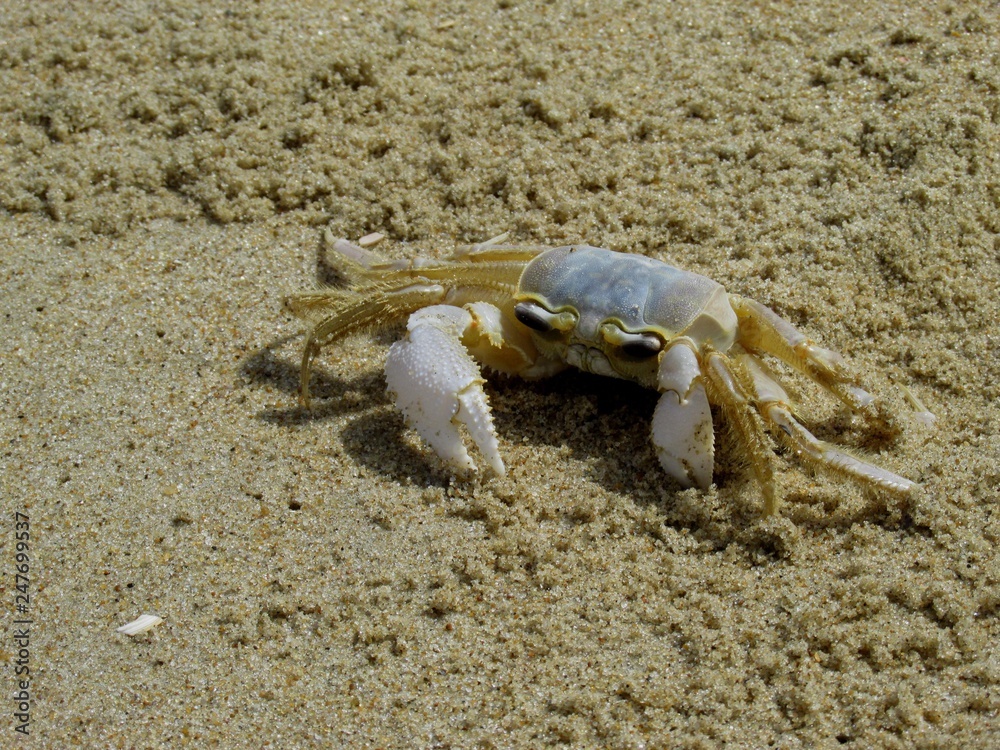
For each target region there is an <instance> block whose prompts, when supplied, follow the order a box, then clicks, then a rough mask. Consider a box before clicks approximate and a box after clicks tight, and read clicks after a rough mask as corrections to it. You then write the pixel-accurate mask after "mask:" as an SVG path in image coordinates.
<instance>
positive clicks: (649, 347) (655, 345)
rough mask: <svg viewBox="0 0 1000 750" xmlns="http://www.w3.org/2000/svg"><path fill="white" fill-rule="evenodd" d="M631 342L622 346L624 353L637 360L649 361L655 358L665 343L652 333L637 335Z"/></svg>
mask: <svg viewBox="0 0 1000 750" xmlns="http://www.w3.org/2000/svg"><path fill="white" fill-rule="evenodd" d="M632 335H634V336H635V338H633V339H632V340H631V341H626V342H625V343H623V344H622V347H621V348H622V352H623V353H624V354H625V355H627V356H629V357H635V358H636V359H649V358H650V357H655V356H656V355H657V354H659V353H660V350H661V349H663V342H662V341H660V339H659V337H658V336H654V335H653V334H651V333H637V334H632Z"/></svg>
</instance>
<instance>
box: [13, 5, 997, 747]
mask: <svg viewBox="0 0 1000 750" xmlns="http://www.w3.org/2000/svg"><path fill="white" fill-rule="evenodd" d="M911 5H912V4H911V3H897V2H891V3H889V2H886V3H866V2H850V3H840V2H829V3H794V4H792V3H788V4H778V3H775V4H754V5H753V6H746V9H745V10H744V9H742V8H741V6H738V5H736V4H732V5H729V4H722V3H712V2H707V1H703V2H692V3H662V4H659V3H656V4H646V3H615V2H607V3H589V4H588V3H563V2H556V3H530V2H509V1H507V0H501V1H500V2H497V3H446V2H441V3H420V2H411V3H405V2H378V1H377V2H372V3H367V4H364V5H363V6H362V5H361V4H328V3H296V2H285V3H260V4H255V5H250V4H231V3H224V2H204V1H203V0H198V2H194V1H191V2H157V3H144V2H132V1H128V0H126V1H124V2H114V3H111V2H105V3H98V2H94V3H86V4H84V3H75V2H55V1H51V0H50V1H46V2H25V1H23V0H8V1H7V2H5V3H4V4H3V9H0V24H2V28H3V29H4V36H3V39H2V40H0V134H2V136H3V137H2V143H0V164H2V169H3V172H2V173H3V179H2V181H0V208H2V212H0V248H2V251H0V252H2V258H3V261H2V274H0V277H2V291H0V295H2V297H0V299H2V309H3V314H4V325H5V331H6V333H5V337H4V347H3V354H2V358H0V393H2V399H3V412H2V424H3V432H2V434H3V446H4V448H3V464H2V466H3V468H2V500H0V503H2V506H3V526H4V528H3V532H2V535H0V570H2V579H0V580H2V582H0V590H2V599H0V600H2V606H0V612H2V615H0V617H2V624H3V628H4V630H3V637H4V641H3V644H4V645H3V646H2V647H0V660H2V663H3V669H2V671H0V678H2V680H3V685H2V692H3V695H4V699H5V700H4V703H3V711H2V712H0V713H2V716H3V719H2V722H0V724H2V726H0V731H2V737H3V739H0V744H3V745H4V746H7V747H11V746H13V745H10V744H7V743H8V742H10V741H11V738H14V739H21V740H26V741H25V742H24V744H25V745H26V746H27V744H31V745H33V746H37V747H59V748H65V747H72V746H88V747H123V748H124V747H158V746H166V745H168V744H169V745H170V746H187V745H199V746H220V747H234V748H235V747H253V748H257V747H394V748H399V747H541V746H547V745H556V744H566V745H569V746H573V747H615V748H619V747H620V748H632V747H674V748H680V747H690V748H695V747H697V748H707V747H714V746H720V745H723V744H726V745H727V746H733V747H748V748H750V747H764V746H771V747H781V748H796V747H842V746H846V747H855V748H872V747H888V748H897V747H898V748H904V747H927V748H932V747H940V748H946V747H988V746H994V747H995V746H998V745H1000V718H998V710H1000V686H998V683H1000V655H998V648H997V644H998V642H1000V556H998V553H997V538H998V536H1000V520H998V517H997V503H998V489H997V487H998V484H1000V413H998V406H997V403H998V396H1000V386H998V383H1000V337H998V334H997V321H998V320H1000V268H998V266H1000V169H998V158H1000V10H998V6H997V5H996V3H993V4H986V3H981V2H969V3H963V2H952V3H939V4H938V3H931V4H929V5H927V6H926V7H925V8H923V9H915V8H910V6H911ZM362 7H363V10H362ZM327 231H328V232H330V233H331V234H332V235H333V236H335V237H339V236H346V237H350V238H358V237H360V236H362V235H364V234H367V233H369V232H381V233H383V234H385V235H386V240H385V241H383V242H382V243H381V244H380V245H378V246H377V247H376V250H377V251H379V252H380V253H384V254H385V255H387V256H389V257H412V256H413V255H416V254H423V255H427V256H430V257H443V256H445V255H447V254H448V253H450V252H451V251H452V250H453V249H454V248H455V246H456V245H457V244H461V243H467V242H475V241H479V240H483V239H486V238H488V237H491V236H493V235H496V234H499V233H500V232H504V231H509V232H510V233H511V239H512V240H513V241H516V242H525V243H545V244H552V245H557V244H566V243H568V242H586V243H589V244H593V245H599V246H605V247H610V248H613V249H616V250H622V251H629V252H640V253H644V254H647V255H650V256H652V257H656V258H660V259H662V260H665V261H667V262H670V263H673V264H676V265H678V266H681V267H683V268H685V269H687V270H691V271H696V272H699V273H703V274H706V275H709V276H711V277H712V278H714V279H715V280H717V281H719V282H720V283H722V284H724V285H725V286H726V287H727V288H728V289H729V290H730V291H732V292H735V293H739V294H743V295H746V296H749V297H753V298H755V299H757V300H759V301H760V302H762V303H764V304H767V305H770V306H773V308H774V309H775V310H776V311H777V312H778V313H779V314H781V315H783V316H785V317H787V318H788V319H789V320H791V321H792V322H793V323H794V324H795V325H796V326H799V327H800V328H801V329H802V330H803V331H804V332H805V333H806V334H807V335H809V336H810V337H811V338H814V339H815V340H816V341H818V342H821V343H822V344H823V345H825V346H828V347H831V348H835V349H837V350H839V351H841V352H842V353H843V354H844V355H845V356H846V357H847V359H848V361H849V362H850V363H851V365H852V367H854V368H855V369H856V370H857V371H858V372H859V373H860V374H861V375H862V378H863V380H864V382H865V383H866V384H867V385H868V386H869V387H870V389H871V390H872V392H873V393H875V394H876V395H878V396H879V397H880V398H881V399H883V400H884V402H885V404H886V405H887V407H888V408H889V409H890V410H892V411H893V412H894V413H895V414H896V415H897V416H898V419H897V421H898V424H899V426H900V428H901V429H900V430H899V432H898V434H895V433H893V434H889V435H886V434H882V433H880V432H879V431H876V430H872V429H871V428H868V427H866V426H865V424H864V423H863V422H860V421H857V420H852V419H850V418H849V415H846V414H845V413H844V412H843V410H842V409H839V408H838V407H836V406H835V405H834V404H833V403H832V402H831V400H830V399H829V398H828V397H826V396H824V395H823V394H822V393H820V392H819V391H818V389H816V388H815V387H813V386H811V385H809V384H807V383H805V382H803V381H802V379H801V378H797V377H790V382H791V383H792V384H793V388H794V393H795V394H796V395H797V397H798V399H799V402H800V412H801V414H802V416H803V418H804V419H805V420H806V421H807V423H808V424H809V425H810V426H811V427H812V428H813V429H814V430H815V431H816V432H817V434H819V435H820V436H822V437H824V438H826V439H829V440H833V441H835V442H837V443H838V444H841V445H844V446H846V447H848V448H851V449H854V450H858V451H861V452H863V453H865V454H866V455H869V456H870V457H871V459H872V460H873V461H875V462H877V463H879V464H880V465H883V466H885V467H887V468H889V469H891V470H892V471H896V472H898V473H900V474H902V475H904V476H906V477H909V478H911V479H913V480H915V481H917V482H919V485H920V487H919V490H918V491H917V492H915V493H914V494H913V496H912V497H911V498H903V499H900V498H897V497H892V496H890V495H885V494H879V493H876V494H871V493H867V492H865V491H863V490H862V489H860V488H859V487H858V486H856V485H855V484H853V483H851V482H849V481H845V480H842V479H836V478H834V479H831V478H829V477H826V476H822V475H814V474H812V473H810V472H809V471H808V470H806V469H805V468H804V467H803V466H802V464H801V463H799V462H797V461H796V460H795V458H794V456H790V455H787V453H785V452H779V454H778V455H776V456H775V457H774V465H775V469H776V473H777V476H778V482H779V485H780V488H781V492H782V496H783V504H782V506H781V511H780V514H779V516H778V517H777V518H772V519H767V520H762V519H761V517H760V512H759V511H760V502H761V497H760V490H759V488H758V487H757V485H756V484H755V483H754V481H753V477H752V474H751V473H750V472H749V471H748V469H747V468H746V465H745V461H744V460H743V458H742V456H741V453H740V450H739V444H738V441H736V440H735V439H734V438H733V437H732V436H731V435H729V433H727V432H726V430H724V429H720V430H719V434H720V437H719V441H718V443H719V446H718V451H717V457H716V474H715V479H716V485H715V486H713V487H712V489H711V490H709V491H707V492H701V491H697V490H687V491H681V490H680V489H679V488H678V486H677V485H676V484H675V483H674V482H673V481H671V480H670V479H669V478H667V477H666V475H665V474H664V473H663V472H662V471H661V469H660V467H659V465H658V462H657V460H656V456H655V452H654V450H653V448H652V446H651V445H650V443H649V441H648V431H649V427H648V425H649V420H650V418H651V415H652V411H653V407H654V405H655V403H656V394H655V393H652V392H648V391H644V390H642V389H640V388H638V387H634V386H631V385H629V384H626V383H622V382H616V381H610V380H607V379H600V378H596V377H593V376H589V375H583V374H579V373H565V374H562V375H559V376H557V377H555V378H552V379H550V380H546V381H542V382H538V383H525V382H522V381H519V380H515V379H507V380H505V379H501V378H496V377H490V378H489V382H488V385H487V386H486V388H487V393H488V395H489V398H490V400H491V403H492V406H493V409H494V412H495V415H496V422H497V428H498V432H499V437H500V449H501V452H502V455H503V457H504V460H505V461H506V463H507V467H508V473H507V476H506V477H505V478H503V479H497V478H489V477H484V478H480V479H472V480H469V479H455V478H453V477H452V476H451V474H450V473H449V471H448V470H447V468H446V467H444V466H443V465H442V463H441V462H440V460H439V459H437V457H435V456H434V455H433V454H432V453H431V452H430V451H429V450H427V449H426V448H425V447H424V446H422V445H421V444H420V442H419V440H418V439H417V438H416V436H415V433H413V432H412V431H411V430H408V429H407V428H406V427H405V425H404V423H403V420H402V418H401V417H400V416H399V414H398V413H397V412H396V411H395V410H394V408H393V407H392V405H391V403H390V401H389V399H388V397H387V396H386V394H385V384H384V377H383V374H382V362H383V359H384V356H385V352H386V349H387V347H388V345H389V343H390V342H391V341H392V340H393V339H394V338H395V337H396V336H398V335H399V331H398V330H394V331H389V332H384V333H379V334H377V335H375V336H372V337H369V338H364V337H358V338H353V339H350V340H348V341H345V342H344V343H343V344H342V345H339V346H337V347H336V348H334V349H330V350H327V351H325V352H324V353H323V355H322V356H321V357H320V359H319V361H318V363H317V370H316V374H315V376H314V380H313V390H314V394H315V397H316V402H315V404H314V407H313V409H312V410H311V411H304V410H302V409H300V408H299V407H298V405H297V400H296V399H297V388H298V362H299V357H300V355H301V348H302V345H303V338H302V330H303V327H302V324H301V323H300V322H299V321H296V320H294V319H291V318H289V317H288V315H287V314H286V313H285V312H284V311H283V310H282V299H283V298H284V296H285V295H287V294H289V293H292V292H295V291H299V290H303V289H308V288H310V287H311V286H314V285H315V284H316V283H317V281H318V280H319V281H322V280H323V278H324V277H325V276H326V266H325V264H324V260H323V257H324V256H323V253H324V247H325V246H324V243H323V239H322V238H323V235H324V232H327ZM904 386H905V387H908V388H909V389H911V391H912V392H913V394H915V395H916V396H917V398H918V399H920V400H921V401H922V402H923V403H924V404H926V406H927V408H928V409H930V410H931V411H933V412H934V413H935V414H936V415H937V423H936V425H934V426H926V425H921V424H920V423H919V422H918V421H916V420H914V419H913V418H912V412H913V408H912V407H911V406H910V405H909V404H908V403H907V402H906V400H905V399H904V398H903V395H902V390H901V389H902V388H903V387H904ZM717 416H718V417H719V419H718V420H717V424H718V425H719V427H720V428H721V427H722V424H723V421H724V420H722V419H721V415H717ZM15 514H22V515H21V516H15ZM24 517H27V522H26V523H27V526H26V527H24V526H22V527H20V528H19V527H16V525H15V524H16V523H17V520H18V519H21V522H22V523H24ZM24 530H27V531H28V532H29V538H28V545H27V550H25V549H23V548H22V550H21V551H22V552H26V554H27V558H26V559H27V561H28V562H27V563H23V562H19V561H18V559H17V553H18V548H17V546H16V539H15V533H17V532H18V531H24ZM22 541H23V540H22ZM24 559H25V558H22V561H23V560H24ZM21 564H26V565H27V568H24V570H27V580H28V583H27V586H26V589H25V590H26V591H28V593H29V595H30V603H29V604H28V605H27V606H25V607H23V608H22V610H21V611H18V609H17V599H16V596H17V595H18V593H19V592H18V590H17V586H18V585H22V584H23V583H24V580H23V579H16V578H15V573H16V572H17V566H18V565H21ZM22 593H23V592H22ZM22 603H23V602H22ZM143 613H148V614H152V615H157V616H159V617H162V618H163V619H164V622H163V623H162V624H160V625H159V626H157V627H155V628H153V629H152V630H150V631H149V632H147V633H145V634H142V635H138V636H132V637H130V636H127V635H124V634H121V633H118V632H116V628H118V627H119V626H121V625H123V624H125V623H127V622H129V621H131V620H133V619H135V618H137V617H138V616H139V615H140V614H143ZM15 620H30V624H29V625H24V624H18V623H15ZM25 630H26V631H28V632H27V634H26V635H22V636H21V637H20V639H19V640H15V636H17V635H18V633H20V632H21V631H25ZM22 643H23V644H25V645H22ZM20 667H27V668H28V669H29V670H30V673H29V674H27V675H22V676H21V677H18V676H17V675H16V674H15V672H16V670H17V669H19V668H20ZM25 677H30V679H28V680H26V682H27V687H26V688H24V690H25V691H26V694H27V695H28V696H29V698H28V707H29V709H30V711H29V713H30V717H29V718H28V720H27V723H26V724H25V722H22V721H20V720H18V719H17V718H15V714H16V713H17V708H18V701H17V699H16V696H17V695H18V694H19V691H20V690H22V688H21V687H19V685H18V681H19V680H22V679H25ZM19 725H24V729H26V730H27V731H29V732H30V735H29V737H28V738H25V737H23V736H22V734H21V733H19V732H18V731H17V729H18V726H19Z"/></svg>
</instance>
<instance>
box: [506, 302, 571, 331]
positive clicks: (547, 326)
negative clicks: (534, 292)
mask: <svg viewBox="0 0 1000 750" xmlns="http://www.w3.org/2000/svg"><path fill="white" fill-rule="evenodd" d="M514 317H515V318H517V319H518V320H519V321H520V322H521V323H523V324H524V325H526V326H528V328H530V329H532V330H534V331H538V332H539V333H551V332H552V331H569V330H572V329H573V326H575V325H576V320H577V317H576V315H575V314H574V313H572V312H569V311H565V310H564V311H563V312H559V313H554V312H550V311H548V310H546V309H545V308H544V307H542V306H541V305H539V304H538V303H537V302H532V301H531V300H528V301H526V302H518V303H517V304H516V305H514Z"/></svg>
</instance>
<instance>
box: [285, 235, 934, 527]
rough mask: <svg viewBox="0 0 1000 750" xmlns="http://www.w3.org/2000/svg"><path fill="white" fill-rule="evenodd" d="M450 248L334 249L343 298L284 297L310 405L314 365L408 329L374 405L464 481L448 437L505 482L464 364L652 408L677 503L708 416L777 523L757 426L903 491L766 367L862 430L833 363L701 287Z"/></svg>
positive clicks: (599, 252)
mask: <svg viewBox="0 0 1000 750" xmlns="http://www.w3.org/2000/svg"><path fill="white" fill-rule="evenodd" d="M504 239H505V235H501V236H500V237H495V238H493V239H492V240H488V241H487V242H484V243H481V244H478V245H472V246H467V247H463V248H460V249H459V250H458V251H457V252H456V253H455V254H454V255H453V256H452V257H451V259H449V260H444V261H435V260H428V259H425V258H416V259H414V260H412V261H390V262H383V261H381V260H379V259H378V258H376V257H375V256H374V255H372V254H371V253H369V252H368V251H366V250H363V249H362V248H360V247H357V246H355V245H353V244H351V243H350V242H348V241H347V240H343V239H341V240H336V241H334V242H332V250H333V253H332V254H331V262H332V263H333V264H334V265H335V266H336V267H337V269H338V270H339V271H341V272H343V273H344V274H345V276H347V277H348V278H349V279H350V280H351V285H350V286H349V287H347V288H344V289H327V290H321V291H318V292H315V293H304V294H298V295H293V296H291V297H289V298H288V299H287V301H286V304H287V305H288V307H289V309H290V310H291V311H292V312H293V313H295V314H296V315H298V316H300V317H302V318H306V319H307V320H310V321H312V322H313V323H314V325H313V327H312V330H311V331H310V332H309V335H308V340H307V343H306V347H305V351H304V353H303V356H302V367H301V372H300V375H301V401H302V403H303V405H305V406H308V404H309V378H310V372H311V369H312V364H313V360H314V359H315V357H316V355H317V354H318V353H319V351H320V350H321V348H322V347H324V346H326V345H327V344H330V343H333V342H334V341H336V340H337V339H339V338H342V337H344V336H347V335H349V334H352V333H355V332H358V331H363V330H370V329H377V328H385V327H388V326H390V325H392V324H393V323H394V322H397V321H400V320H402V319H403V318H406V317H408V318H409V319H408V322H407V326H406V327H407V332H406V335H405V337H404V338H403V339H401V340H400V341H397V342H396V343H394V344H393V345H392V346H391V348H390V349H389V353H388V356H387V358H386V364H385V373H386V381H387V384H388V390H389V392H390V393H391V394H392V396H393V399H394V401H395V403H396V406H397V407H398V408H399V409H400V411H402V412H403V414H404V416H405V417H406V420H407V423H408V424H409V425H410V426H412V427H413V428H415V429H416V430H417V432H418V433H419V434H420V436H421V437H422V438H423V440H424V441H425V442H426V443H427V444H428V445H430V447H431V448H432V449H433V450H434V451H435V452H436V453H437V454H438V455H439V456H440V457H441V458H442V459H444V460H445V461H446V462H447V463H449V464H451V465H452V466H453V467H454V468H456V469H460V470H465V471H468V470H474V469H475V464H474V462H473V460H472V459H471V458H470V456H469V454H468V452H467V450H466V447H465V444H464V442H463V437H462V434H461V431H460V429H459V426H460V425H464V426H465V428H466V429H467V431H468V434H469V437H470V438H471V440H472V442H473V443H474V444H475V445H476V447H477V448H478V449H479V452H480V454H481V455H482V457H483V458H485V460H486V461H487V463H488V464H489V465H490V467H491V468H492V470H493V471H494V472H496V474H498V475H503V474H504V464H503V460H502V459H501V457H500V451H499V446H498V442H497V435H496V432H495V430H494V427H493V420H492V416H491V414H490V409H489V405H488V403H487V399H486V394H485V392H484V391H483V388H482V384H483V383H484V382H485V381H484V380H483V378H482V375H481V373H480V367H479V365H478V364H477V361H478V362H479V363H481V364H483V365H485V366H486V367H488V368H490V369H492V370H496V371H498V372H501V373H507V374H511V375H520V376H521V377H525V378H541V377H545V376H548V375H552V374H554V373H556V372H559V371H560V370H562V369H564V368H566V367H567V366H572V367H577V368H579V369H581V370H585V371H587V372H592V373H595V374H598V375H606V376H609V377H614V378H624V379H627V380H633V381H635V382H638V383H640V384H642V385H643V386H646V387H648V388H655V389H656V390H657V391H659V392H660V393H661V394H662V395H661V396H660V400H659V402H658V404H657V406H656V409H655V411H654V413H653V422H652V441H653V445H654V446H655V448H656V452H657V455H658V457H659V460H660V464H661V465H662V466H663V468H664V470H665V471H666V472H667V473H668V474H669V475H670V476H671V477H673V478H674V479H675V480H676V481H677V482H678V483H679V484H680V485H681V486H683V487H699V488H702V489H707V488H708V487H709V485H711V483H712V472H713V467H714V430H713V425H712V411H711V406H710V405H711V404H716V405H717V406H719V407H720V408H721V410H722V412H723V413H724V415H725V417H726V418H727V419H728V421H729V422H730V423H731V424H732V425H733V426H734V427H735V430H736V432H737V436H738V438H739V439H740V441H741V443H742V445H743V447H744V448H745V450H746V452H747V454H748V456H749V459H750V463H751V466H752V468H753V471H754V473H755V475H756V478H757V481H758V483H759V485H760V488H761V492H762V494H763V499H764V513H765V514H767V515H770V514H773V513H775V512H776V510H777V495H776V491H775V482H774V476H773V470H772V465H771V461H772V459H771V455H770V454H771V448H770V445H769V443H768V440H767V438H766V436H765V432H764V429H763V427H764V426H767V427H769V428H771V429H770V432H772V433H773V434H774V435H776V436H777V437H778V438H779V439H780V440H782V441H783V442H784V443H785V444H786V445H787V446H788V447H789V448H790V450H791V451H792V453H794V454H795V455H797V456H798V457H799V458H801V459H802V460H804V461H806V462H807V463H810V464H812V465H814V466H815V467H817V468H819V469H824V470H826V471H830V472H833V473H835V474H840V475H843V476H846V477H849V478H851V479H854V480H856V481H858V482H859V483H861V484H863V485H866V486H868V487H871V488H875V489H883V490H888V491H891V492H895V493H900V494H905V493H907V492H909V491H910V490H911V489H912V488H913V486H914V484H913V482H911V481H909V480H908V479H905V478H903V477H901V476H898V475H896V474H893V473H892V472H890V471H887V470H886V469H882V468H880V467H878V466H875V465H874V464H871V463H869V462H867V461H865V460H863V459H861V458H859V457H857V456H855V455H853V454H851V453H849V452H848V451H846V450H843V449H841V448H839V447H837V446H835V445H832V444H830V443H827V442H824V441H822V440H819V439H818V438H816V437H815V436H814V435H813V434H812V433H811V432H810V431H809V430H808V429H806V427H805V426H803V425H802V424H801V423H800V422H799V421H798V419H797V418H796V417H795V416H794V408H793V406H792V402H791V400H790V398H789V396H788V394H787V393H786V392H785V390H784V388H783V387H782V386H781V384H780V382H779V380H778V378H777V377H776V376H775V375H774V373H773V372H772V371H771V369H770V368H769V367H768V366H767V365H766V364H765V361H764V360H763V359H762V355H770V356H772V357H774V358H776V359H778V360H779V361H781V362H784V363H785V364H787V365H789V366H791V367H793V368H795V369H797V370H799V371H800V372H801V373H803V374H805V375H806V376H807V377H808V378H810V379H812V380H813V381H815V382H816V383H818V384H819V385H821V386H822V387H823V388H825V389H826V390H827V391H829V392H830V393H831V394H832V395H833V396H835V397H836V398H838V399H839V400H840V401H842V402H843V403H844V404H846V405H847V406H848V407H850V408H851V409H852V410H854V411H857V412H861V413H863V414H865V415H866V416H868V417H869V418H875V416H876V412H875V410H874V407H873V403H874V398H873V397H872V396H871V395H870V394H869V393H868V392H866V391H865V390H863V389H862V388H861V387H860V386H859V385H858V383H857V381H856V379H855V378H854V377H853V376H852V375H851V373H850V372H849V370H848V368H847V365H846V363H845V361H844V359H843V358H842V357H841V356H840V355H839V354H837V353H836V352H834V351H831V350H829V349H823V348H821V347H819V346H817V345H816V344H814V343H813V342H812V341H810V340H809V339H808V338H806V337H805V336H804V335H803V334H801V333H800V332H799V331H797V330H796V329H795V328H794V327H793V326H792V324H791V323H789V322H788V321H786V320H784V319H783V318H781V317H779V316H778V315H777V314H776V313H774V312H773V311H771V310H770V309H769V308H767V307H765V306H764V305H762V304H760V303H759V302H755V301H753V300H751V299H746V298H744V297H740V296H738V295H735V294H728V293H727V292H726V290H725V289H724V288H723V287H722V286H721V285H720V284H717V283H716V282H714V281H712V280H711V279H708V278H706V277H705V276H700V275H698V274H695V273H690V272H688V271H682V270H680V269H678V268H674V267H673V266H670V265H667V264H666V263H663V262H661V261H658V260H654V259H652V258H648V257H646V256H642V255H633V254H626V253H618V252H614V251H611V250H604V249H601V248H596V247H590V246H587V245H570V246H566V247H557V248H545V247H536V246H516V245H502V244H500V243H501V242H502V241H503V240H504Z"/></svg>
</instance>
